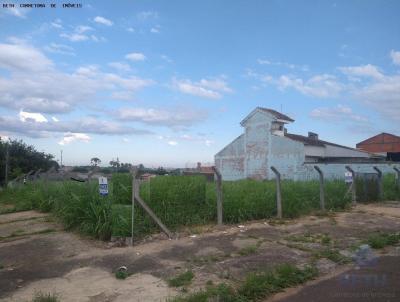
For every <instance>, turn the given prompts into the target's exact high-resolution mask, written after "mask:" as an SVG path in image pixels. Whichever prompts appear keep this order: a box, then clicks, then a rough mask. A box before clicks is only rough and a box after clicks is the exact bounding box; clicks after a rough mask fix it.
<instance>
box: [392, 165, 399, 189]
mask: <svg viewBox="0 0 400 302" xmlns="http://www.w3.org/2000/svg"><path fill="white" fill-rule="evenodd" d="M393 169H394V170H395V171H396V173H397V187H398V188H399V190H400V169H399V168H397V167H393Z"/></svg>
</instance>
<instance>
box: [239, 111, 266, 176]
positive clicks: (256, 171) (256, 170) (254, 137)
mask: <svg viewBox="0 0 400 302" xmlns="http://www.w3.org/2000/svg"><path fill="white" fill-rule="evenodd" d="M271 123H272V118H269V117H268V116H266V115H265V114H263V113H260V112H257V113H255V114H254V115H253V116H252V117H251V118H250V119H248V120H247V121H246V123H245V125H244V127H245V135H244V137H245V175H246V177H247V178H252V179H266V178H267V177H268V174H269V171H268V164H267V159H268V156H269V148H268V147H269V141H270V137H271Z"/></svg>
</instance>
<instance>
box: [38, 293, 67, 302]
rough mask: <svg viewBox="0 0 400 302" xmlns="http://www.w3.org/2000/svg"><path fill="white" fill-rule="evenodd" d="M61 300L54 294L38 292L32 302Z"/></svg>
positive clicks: (56, 301)
mask: <svg viewBox="0 0 400 302" xmlns="http://www.w3.org/2000/svg"><path fill="white" fill-rule="evenodd" d="M60 301H61V300H60V298H59V297H58V295H57V294H54V293H43V292H40V291H39V292H37V293H35V295H34V296H33V298H32V302H60Z"/></svg>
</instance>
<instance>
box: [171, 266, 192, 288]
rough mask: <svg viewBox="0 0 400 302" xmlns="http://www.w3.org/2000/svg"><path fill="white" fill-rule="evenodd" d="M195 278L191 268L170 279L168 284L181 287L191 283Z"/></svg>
mask: <svg viewBox="0 0 400 302" xmlns="http://www.w3.org/2000/svg"><path fill="white" fill-rule="evenodd" d="M193 278H194V274H193V272H192V271H191V270H189V271H186V272H184V273H182V274H179V275H178V276H176V277H175V278H172V279H169V280H168V285H169V286H171V287H180V286H186V285H189V284H190V283H191V282H192V280H193Z"/></svg>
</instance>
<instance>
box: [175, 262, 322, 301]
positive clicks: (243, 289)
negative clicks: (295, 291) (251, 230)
mask: <svg viewBox="0 0 400 302" xmlns="http://www.w3.org/2000/svg"><path fill="white" fill-rule="evenodd" d="M317 274H318V272H317V270H316V268H315V267H313V266H307V267H305V268H304V269H299V268H297V267H296V266H293V265H290V264H283V265H280V266H278V267H277V268H275V269H274V270H272V271H265V272H258V273H251V274H249V275H248V276H247V277H246V279H245V280H244V282H243V283H242V284H238V286H237V287H232V286H228V285H226V284H224V283H222V284H219V285H218V286H208V287H207V288H206V289H204V290H202V291H198V292H196V293H193V294H190V295H188V296H184V297H176V298H174V299H172V300H171V301H173V302H208V301H226V302H247V301H248V302H251V301H260V300H262V299H265V298H267V297H268V296H270V295H272V294H274V293H277V292H279V291H282V290H283V289H285V288H287V287H291V286H296V285H298V284H302V283H304V282H306V281H308V280H311V279H313V278H315V277H316V276H317Z"/></svg>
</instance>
